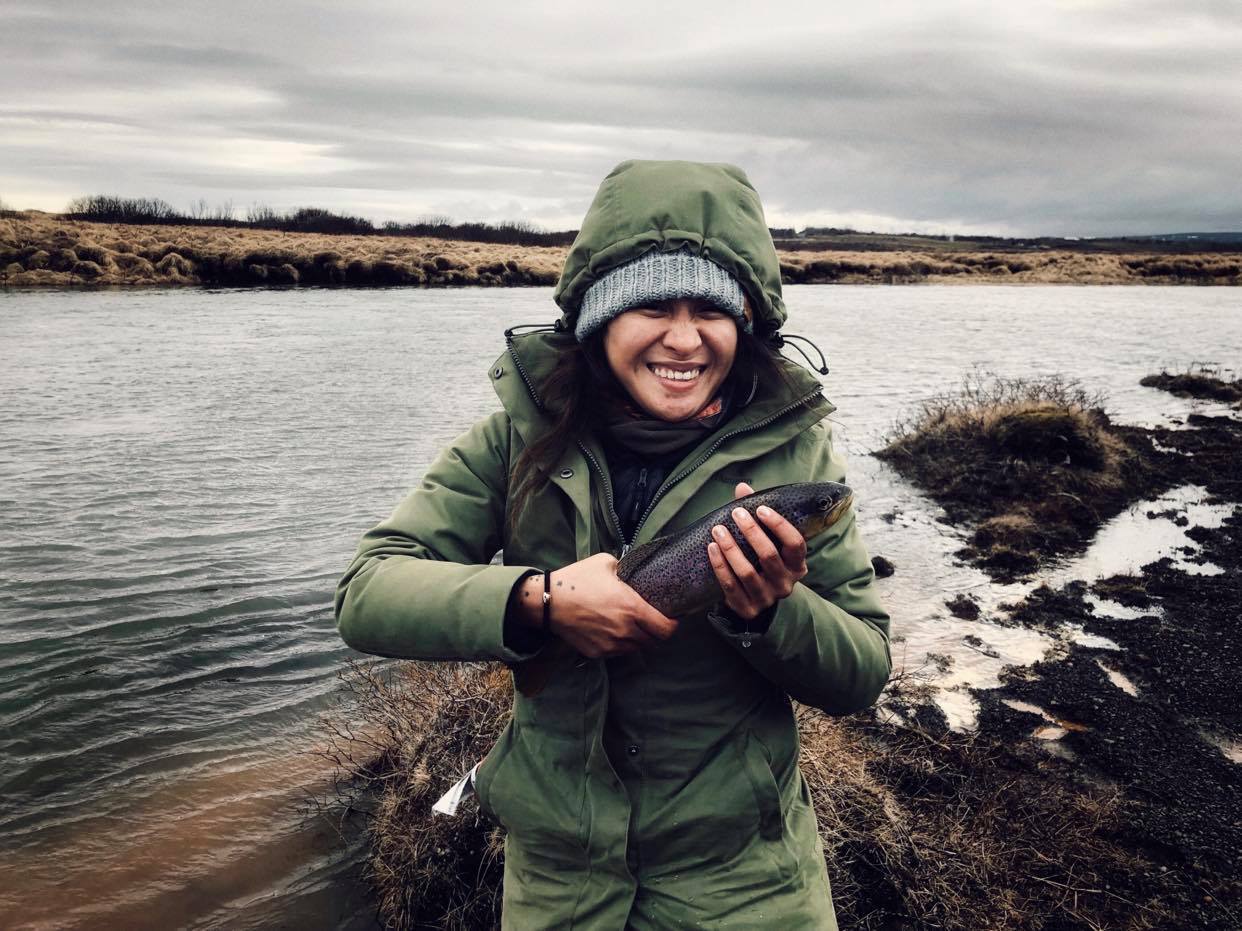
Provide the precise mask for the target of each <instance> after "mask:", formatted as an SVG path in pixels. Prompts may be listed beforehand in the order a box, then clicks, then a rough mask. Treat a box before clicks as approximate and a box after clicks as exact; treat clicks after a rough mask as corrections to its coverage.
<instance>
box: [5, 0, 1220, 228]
mask: <svg viewBox="0 0 1242 931" xmlns="http://www.w3.org/2000/svg"><path fill="white" fill-rule="evenodd" d="M1034 6H1035V7H1036V8H1033V9H1028V8H1023V9H1021V10H1010V9H1008V8H1006V7H997V6H996V5H994V4H986V3H982V2H978V0H955V2H946V3H941V4H936V5H934V6H932V5H927V4H922V3H915V2H912V0H902V2H896V3H889V4H883V5H875V9H874V10H872V9H868V8H859V7H857V6H856V5H854V4H839V3H838V4H832V3H828V4H825V3H822V2H821V3H805V4H796V5H793V6H789V5H782V6H781V8H780V12H779V13H767V12H762V11H758V10H757V9H755V8H752V7H751V6H749V5H736V6H734V7H732V8H730V7H729V5H727V4H719V3H717V4H712V5H704V4H678V5H670V4H666V3H648V2H646V0H636V2H634V3H633V4H631V5H629V6H627V10H626V14H625V15H624V16H615V17H608V16H606V15H605V14H603V13H594V14H592V13H583V12H582V11H578V13H577V14H575V15H570V14H569V13H567V12H566V10H565V8H564V7H563V6H561V5H559V4H552V3H530V4H522V5H513V4H501V3H499V2H494V0H493V2H487V3H482V4H472V5H470V6H469V7H468V8H466V7H463V8H461V9H460V10H458V11H455V12H444V11H437V10H429V9H426V8H421V9H410V8H408V7H406V6H404V5H399V4H389V3H379V2H374V3H366V4H362V5H360V6H359V5H354V6H351V7H350V8H349V10H348V11H345V10H343V8H341V7H340V6H339V5H336V6H334V5H329V4H327V3H324V2H313V3H305V2H304V3H296V4H295V3H287V2H285V3H281V2H277V3H268V4H263V5H259V6H257V7H256V6H250V5H243V4H240V3H234V2H232V0H228V2H220V3H217V4H213V5H211V6H207V5H201V4H185V3H181V4H178V3H165V4H162V5H161V6H159V7H157V8H151V9H142V10H135V8H133V7H132V5H130V4H122V3H120V2H118V0H98V2H96V3H94V4H92V5H91V6H90V7H89V8H84V9H82V10H79V11H76V12H75V13H74V14H73V16H65V15H63V14H59V13H49V12H48V11H47V8H46V7H35V6H33V5H29V4H27V5H23V4H20V3H19V4H18V5H17V6H16V8H15V9H12V10H10V11H9V12H8V13H6V24H7V27H8V33H9V36H8V38H7V39H6V41H5V45H6V51H11V53H12V54H11V55H10V56H9V60H8V61H7V62H6V63H5V64H4V65H0V196H3V197H4V199H5V200H6V201H8V202H11V203H14V204H17V205H19V206H40V207H44V208H46V209H59V208H60V207H61V206H63V199H64V198H67V197H68V196H72V195H74V194H81V193H89V192H96V191H105V190H106V191H115V192H118V193H126V194H141V195H152V196H160V197H164V198H166V199H168V200H170V201H172V202H173V203H175V204H188V203H189V202H190V200H192V199H194V198H196V197H198V196H206V197H207V198H208V199H209V200H211V199H220V200H223V199H231V200H232V201H233V202H235V203H237V204H240V205H244V204H247V203H250V202H254V201H259V202H264V203H270V204H272V205H274V206H278V207H288V206H295V205H300V204H306V203H314V204H318V205H322V206H328V207H333V208H336V209H342V210H349V211H352V212H359V213H364V214H366V215H370V216H374V217H376V218H377V219H388V218H410V217H413V216H416V215H418V214H421V213H447V214H450V215H454V216H457V217H459V218H462V219H467V218H469V219H501V218H505V217H516V216H522V217H525V218H528V219H534V220H536V221H537V222H541V223H543V224H545V225H548V226H556V227H565V226H573V225H576V223H577V221H578V219H579V218H580V216H581V213H582V211H583V210H584V209H585V207H586V205H587V203H588V202H589V200H590V197H591V194H592V193H593V191H594V188H595V186H596V184H597V183H598V181H599V179H600V178H601V177H602V176H603V174H604V173H605V172H606V171H607V170H608V169H609V168H610V167H611V166H612V165H613V164H615V163H616V162H618V161H620V160H621V159H623V158H628V157H670V158H695V159H710V160H718V161H732V162H735V163H737V164H740V165H742V166H743V167H744V168H746V170H747V172H748V173H749V174H750V176H751V178H752V179H753V180H754V181H755V183H756V186H757V187H758V188H759V190H760V192H761V193H762V194H763V196H764V201H765V204H766V205H767V208H768V213H769V220H770V221H771V222H773V223H774V224H780V225H803V224H806V223H817V224H819V223H832V224H838V225H839V224H851V225H859V226H870V227H874V228H886V229H924V230H928V229H935V230H941V229H942V230H946V231H951V230H962V231H995V232H1001V233H1005V232H1008V233H1022V234H1029V233H1050V234H1057V233H1060V234H1070V235H1091V234H1105V233H1117V232H1158V231H1167V230H1180V229H1191V228H1196V229H1197V228H1204V229H1209V228H1232V229H1238V228H1242V193H1240V192H1239V187H1238V185H1237V184H1236V182H1235V180H1234V179H1235V175H1236V163H1237V152H1238V150H1239V143H1240V142H1242V130H1240V129H1239V127H1242V95H1239V94H1237V92H1236V88H1237V87H1238V86H1239V85H1240V82H1242V6H1239V5H1238V4H1236V3H1234V2H1232V0H1187V2H1176V3H1175V2H1172V0H1137V2H1136V0H1124V2H1122V0H1095V2H1091V0H1063V2H1047V3H1043V4H1038V5H1034ZM56 198H61V200H60V201H59V202H57V201H56Z"/></svg>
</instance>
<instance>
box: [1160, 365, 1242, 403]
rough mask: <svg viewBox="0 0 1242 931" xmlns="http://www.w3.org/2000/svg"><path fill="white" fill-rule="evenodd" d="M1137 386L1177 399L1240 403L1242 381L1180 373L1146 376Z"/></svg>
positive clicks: (1199, 373) (1202, 374) (1241, 398)
mask: <svg viewBox="0 0 1242 931" xmlns="http://www.w3.org/2000/svg"><path fill="white" fill-rule="evenodd" d="M1139 384H1141V385H1143V386H1144V387H1145V388H1159V389H1161V390H1162V391H1168V392H1169V393H1170V394H1175V395H1177V396H1178V397H1179V398H1204V399H1206V400H1211V401H1242V380H1239V381H1225V380H1224V379H1221V378H1216V377H1215V376H1214V375H1210V374H1206V373H1204V372H1180V373H1178V374H1175V375H1170V374H1169V373H1168V372H1161V373H1160V374H1159V375H1148V376H1147V377H1146V378H1144V379H1143V380H1142V381H1141V382H1139Z"/></svg>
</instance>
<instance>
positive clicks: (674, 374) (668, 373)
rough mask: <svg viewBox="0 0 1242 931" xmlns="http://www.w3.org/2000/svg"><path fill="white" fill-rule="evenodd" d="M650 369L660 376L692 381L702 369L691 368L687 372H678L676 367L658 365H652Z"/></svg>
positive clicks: (674, 379)
mask: <svg viewBox="0 0 1242 931" xmlns="http://www.w3.org/2000/svg"><path fill="white" fill-rule="evenodd" d="M651 371H653V372H655V373H656V374H657V375H659V376H660V377H661V378H670V379H672V380H673V381H694V379H696V378H698V377H699V373H700V372H702V371H703V370H702V369H701V368H700V369H691V370H690V371H688V372H679V371H677V370H676V369H666V368H663V367H662V366H659V365H653V366H652V367H651Z"/></svg>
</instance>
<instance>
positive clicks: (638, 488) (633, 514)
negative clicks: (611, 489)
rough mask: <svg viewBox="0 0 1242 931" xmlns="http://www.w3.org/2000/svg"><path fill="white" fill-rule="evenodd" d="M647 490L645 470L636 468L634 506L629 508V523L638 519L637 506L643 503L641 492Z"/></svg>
mask: <svg viewBox="0 0 1242 931" xmlns="http://www.w3.org/2000/svg"><path fill="white" fill-rule="evenodd" d="M646 490H647V470H646V468H642V469H639V470H638V483H637V484H636V485H635V486H634V507H633V508H631V509H630V523H631V524H632V523H634V521H636V520H638V514H639V510H638V509H639V508H640V507H641V506H642V503H643V492H645V491H646Z"/></svg>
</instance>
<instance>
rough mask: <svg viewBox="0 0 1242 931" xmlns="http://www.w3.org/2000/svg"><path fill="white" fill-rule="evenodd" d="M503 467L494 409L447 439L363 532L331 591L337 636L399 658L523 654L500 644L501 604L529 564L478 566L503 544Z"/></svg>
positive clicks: (502, 427)
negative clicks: (400, 497)
mask: <svg viewBox="0 0 1242 931" xmlns="http://www.w3.org/2000/svg"><path fill="white" fill-rule="evenodd" d="M508 468H509V421H508V417H507V416H506V415H505V414H504V413H501V412H498V413H496V414H493V415H491V416H490V417H487V418H486V419H484V420H482V421H480V422H479V423H478V424H476V425H475V426H474V427H473V428H472V429H471V430H469V431H468V432H467V433H465V434H463V435H462V436H460V437H458V438H457V439H456V440H454V441H453V442H452V443H451V444H450V445H449V447H448V448H447V449H445V450H444V451H443V452H442V453H441V454H440V455H439V457H438V458H437V459H436V461H435V462H433V463H432V464H431V467H430V468H429V469H428V470H427V473H426V474H425V475H424V476H423V479H422V481H421V482H420V483H419V485H418V487H417V488H416V489H415V490H414V491H413V492H411V493H410V494H409V495H408V496H407V497H406V498H405V500H404V501H402V502H401V504H400V505H398V507H397V509H396V510H395V511H394V512H393V514H392V516H391V517H389V518H388V519H387V520H386V521H384V522H383V523H381V524H380V525H379V526H378V527H376V528H375V529H373V530H370V531H368V532H367V533H366V534H365V535H364V536H363V538H362V542H361V544H359V546H358V552H357V554H356V555H355V556H354V560H353V562H352V563H351V564H350V566H349V569H348V570H347V571H346V573H345V576H344V577H343V578H342V579H341V581H340V583H339V584H338V585H337V589H336V619H337V629H338V630H339V631H340V634H341V638H342V639H343V640H344V641H345V642H346V643H347V644H349V645H350V646H351V647H353V648H354V649H356V650H361V651H363V652H364V653H375V654H378V655H380V656H394V657H401V658H405V659H431V660H450V659H456V660H484V659H492V660H500V661H502V662H506V663H517V662H521V661H522V660H524V659H527V658H529V655H530V654H523V653H518V652H516V651H515V650H514V649H512V648H511V646H509V645H506V642H505V609H506V607H507V605H508V602H509V597H510V595H511V593H512V591H513V589H514V586H515V585H516V584H517V583H518V582H519V581H521V579H523V578H525V577H526V576H527V575H529V574H531V573H532V572H537V571H538V570H536V569H533V568H531V567H525V566H498V565H488V563H489V561H490V560H491V558H492V556H493V555H494V554H495V553H496V551H497V550H498V549H500V547H501V546H502V542H503V526H504V519H505V500H506V494H507V489H508Z"/></svg>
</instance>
